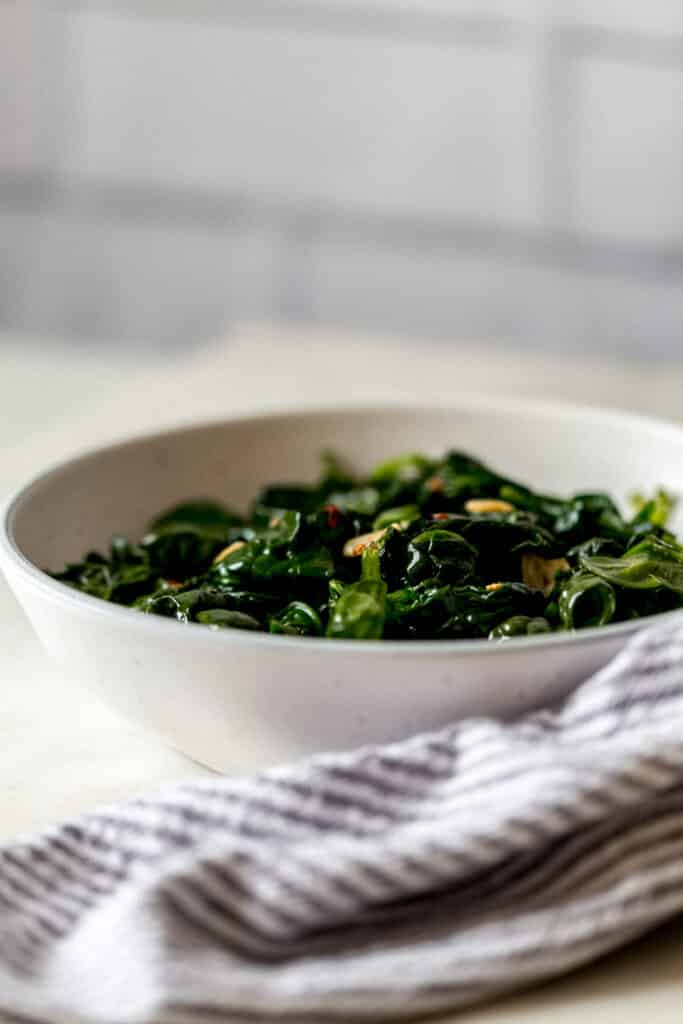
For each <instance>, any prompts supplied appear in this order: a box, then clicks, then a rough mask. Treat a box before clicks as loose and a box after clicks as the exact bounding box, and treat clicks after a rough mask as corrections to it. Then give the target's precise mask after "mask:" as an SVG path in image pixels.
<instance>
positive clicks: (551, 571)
mask: <svg viewBox="0 0 683 1024" xmlns="http://www.w3.org/2000/svg"><path fill="white" fill-rule="evenodd" d="M568 568H569V562H568V561H567V559H566V558H542V557H541V555H534V554H531V553H530V552H525V554H523V555H522V579H523V580H524V582H525V583H526V585H527V587H535V588H536V589H537V590H542V591H543V593H544V594H545V596H546V597H547V596H548V594H549V593H550V591H551V590H552V589H553V586H554V584H555V577H556V576H557V574H558V572H566V571H567V569H568Z"/></svg>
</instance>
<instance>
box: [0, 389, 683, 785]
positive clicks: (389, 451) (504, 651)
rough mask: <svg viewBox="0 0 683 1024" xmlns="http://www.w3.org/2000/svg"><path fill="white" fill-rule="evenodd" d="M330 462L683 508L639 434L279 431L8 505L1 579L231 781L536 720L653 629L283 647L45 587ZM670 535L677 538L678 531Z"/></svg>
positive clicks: (454, 425)
mask: <svg viewBox="0 0 683 1024" xmlns="http://www.w3.org/2000/svg"><path fill="white" fill-rule="evenodd" d="M324 448H334V449H336V450H337V451H339V452H340V453H342V454H343V455H344V456H346V457H348V458H349V459H350V460H351V461H352V463H353V464H354V465H355V468H357V469H358V470H361V471H364V470H368V469H369V468H370V467H372V466H373V465H374V464H375V463H376V462H378V461H379V460H381V459H384V458H386V457H388V456H390V455H394V454H396V453H400V452H402V451H404V450H424V451H426V452H427V453H429V454H432V455H438V454H442V453H443V452H444V451H445V450H446V449H448V448H460V449H464V450H466V451H468V452H472V453H474V454H475V455H477V456H479V457H481V458H483V459H485V460H486V461H488V462H490V463H491V464H492V465H493V466H494V467H496V468H499V469H500V470H501V471H503V472H505V473H506V474H507V475H510V476H516V477H519V478H521V479H522V480H524V481H527V482H529V483H530V484H531V485H532V486H534V487H538V488H539V489H545V490H549V491H557V492H560V493H569V492H572V491H577V490H584V491H585V490H608V491H610V492H612V493H614V494H615V495H616V496H617V497H618V498H619V499H621V500H625V499H626V496H627V495H628V494H629V493H630V492H631V491H632V490H634V488H636V487H637V488H639V489H641V488H642V489H645V490H647V489H648V488H654V487H655V486H656V485H657V484H659V483H662V484H664V485H666V486H667V487H669V488H671V489H673V490H674V491H679V492H681V493H683V429H681V428H680V427H677V426H674V425H671V424H667V423H662V422H657V421H653V420H646V419H642V418H640V417H636V416H631V415H624V414H619V413H611V412H610V413H607V412H603V411H599V410H591V409H583V408H576V407H570V406H562V405H555V404H552V405H549V404H542V403H538V404H534V403H531V402H527V401H524V402H507V401H501V400H500V399H499V398H495V399H484V398H472V399H469V400H467V401H461V400H458V402H457V404H454V405H453V406H452V407H449V408H433V407H414V408H410V407H408V408H407V407H393V408H392V407H388V408H386V407H385V408H372V409H368V408H357V407H356V408H353V407H352V408H347V409H334V410H327V411H299V412H289V413H284V414H277V415H263V416H253V417H249V418H235V419H226V420H224V421H221V422H215V423H209V424H203V425H199V426H191V427H184V428H182V429H177V430H171V431H168V432H165V433H160V434H155V435H153V436H145V437H139V438H135V439H133V440H131V441H127V442H125V443H121V444H116V445H112V446H109V447H106V448H102V449H99V450H97V451H93V452H91V453H88V454H85V455H83V456H81V457H79V458H75V459H72V460H70V461H68V462H64V463H62V464H61V465H58V466H55V467H54V468H52V469H49V470H48V471H47V472H45V473H42V474H41V475H40V476H38V477H36V478H35V479H33V480H32V481H30V482H29V483H27V484H26V485H25V486H24V487H23V488H22V489H21V490H20V491H19V492H18V493H17V494H16V495H15V496H14V497H13V498H11V499H10V501H9V502H8V503H7V505H6V507H5V509H4V511H3V516H2V527H1V529H0V565H1V566H2V568H3V569H4V571H5V573H6V575H7V579H8V580H9V583H10V586H11V587H12V589H13V590H14V592H15V594H16V595H17V597H18V599H19V601H20V602H21V604H22V605H23V607H24V609H25V611H26V613H27V615H28V617H29V619H30V620H31V622H32V623H33V625H34V627H35V630H36V632H37V634H38V636H39V637H40V639H41V640H42V642H43V643H44V645H45V647H46V648H47V650H48V651H49V652H50V653H51V654H52V655H53V656H54V657H55V658H57V659H59V661H60V662H62V663H63V664H64V665H65V666H66V667H67V668H68V670H69V672H70V673H71V674H74V675H78V676H79V677H83V678H85V679H87V680H88V682H89V684H90V685H91V686H92V687H94V688H95V689H96V690H98V691H99V692H100V693H101V694H102V695H103V696H104V697H105V698H106V700H107V701H109V702H110V703H111V704H113V705H115V706H116V707H117V708H119V709H120V710H121V711H123V712H124V714H126V715H127V716H128V717H129V718H131V719H134V720H135V721H137V722H140V723H142V724H144V725H145V726H147V727H149V728H151V729H153V730H155V731H156V732H157V733H159V734H160V735H161V736H162V737H163V738H164V739H165V740H166V741H167V742H168V743H169V744H170V745H172V746H173V747H175V748H177V749H179V750H182V751H184V752H185V753H187V754H189V755H190V756H191V757H193V758H195V759H197V760H198V761H201V762H203V763H205V764H208V765H211V766H212V767H214V768H218V769H221V770H230V771H233V770H238V771H247V770H252V769H254V768H260V767H263V766H265V765H268V764H272V763H274V762H279V761H283V760H285V759H288V758H292V757H295V756H299V755H303V754H311V753H314V752H317V751H328V750H334V749H341V748H349V747H354V746H358V745H361V744H369V743H377V742H387V741H391V740H397V739H399V738H401V737H405V736H408V735H410V734H411V733H414V732H417V731H418V730H423V729H432V728H434V727H438V726H441V725H445V724H446V723H448V722H452V721H454V720H456V719H458V718H461V717H463V716H469V715H483V714H487V715H489V714H490V715H495V716H510V715H513V714H516V713H518V712H520V711H523V710H525V709H528V708H531V707H534V706H538V705H547V704H549V703H552V702H554V701H557V700H558V699H559V698H561V697H562V696H563V695H565V694H567V693H568V692H569V691H570V690H571V689H572V687H574V686H575V685H576V684H577V683H578V682H579V681H580V680H582V679H584V678H585V677H586V676H587V675H588V674H589V673H591V672H593V671H595V670H596V669H598V668H600V667H601V666H602V665H604V664H605V663H606V662H607V661H608V660H609V659H610V658H611V657H612V656H613V655H614V654H615V653H616V652H617V651H618V650H619V649H620V648H621V647H622V646H623V644H624V642H625V641H626V640H627V638H628V636H629V635H630V634H632V633H633V632H634V631H635V630H637V629H640V628H642V626H643V625H647V624H652V622H653V621H654V620H653V619H649V620H641V621H636V622H629V623H623V624H617V625H613V626H607V627H603V628H601V629H587V630H584V631H581V632H578V633H561V634H553V635H550V636H547V637H544V636H541V637H531V638H522V639H515V640H510V641H507V642H504V643H490V642H488V641H415V642H410V641H403V642H397V641H391V642H389V641H375V642H368V641H366V642H362V641H358V642H354V641H331V640H323V639H312V638H296V637H279V636H270V635H268V634H260V633H247V632H241V631H238V630H235V631H233V630H223V631H214V630H210V629H207V628H206V627H204V626H199V625H194V624H193V625H188V626H182V625H180V624H179V623H177V622H175V621H173V620H169V619H164V618H160V617H156V616H152V615H142V614H140V613H139V612H136V611H133V610H130V609H127V608H121V607H118V606H116V605H111V604H107V603H106V602H104V601H100V600H97V599H95V598H91V597H87V596H85V595H82V594H80V593H78V592H76V591H74V590H72V589H70V588H68V587H66V586H64V585H62V584H60V583H57V582H55V581H54V580H52V579H51V578H50V576H48V575H47V574H46V572H45V571H44V570H45V569H53V570H54V569H57V568H61V567H62V566H63V564H64V563H65V562H66V561H68V560H72V559H77V558H79V557H80V556H81V555H82V554H83V552H84V551H85V550H87V549H89V548H92V547H101V546H104V545H106V544H107V542H108V540H109V538H110V536H111V534H112V533H123V534H126V535H128V536H133V537H135V536H139V535H141V534H142V533H143V532H144V526H145V523H146V522H147V520H148V519H150V518H151V517H152V516H153V515H154V514H155V513H157V512H158V511H159V509H162V508H164V507H166V506H169V505H171V504H173V503H174V502H176V501H178V500H180V499H182V498H186V497H192V496H212V497H215V498H219V499H223V500H225V501H226V502H227V503H229V504H231V505H235V506H237V507H240V506H242V507H244V506H246V504H247V502H248V500H249V499H250V497H251V496H253V494H254V492H255V491H256V490H257V488H258V487H259V486H260V485H262V484H264V483H266V482H271V481H273V480H276V479H279V480H288V479H293V480H307V479H311V480H312V479H314V478H315V476H316V474H317V472H318V466H319V453H320V451H321V449H324ZM674 529H677V530H678V531H683V521H682V520H681V517H680V516H679V519H678V522H677V523H674ZM681 614H683V613H682V612H671V613H668V615H667V616H659V617H658V618H659V619H662V618H664V617H666V618H669V617H671V616H674V615H681Z"/></svg>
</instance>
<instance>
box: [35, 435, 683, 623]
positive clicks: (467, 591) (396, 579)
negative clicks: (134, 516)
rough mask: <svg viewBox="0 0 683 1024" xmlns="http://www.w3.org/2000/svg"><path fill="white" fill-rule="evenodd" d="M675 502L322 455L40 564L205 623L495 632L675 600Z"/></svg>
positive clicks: (453, 467)
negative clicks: (136, 534)
mask: <svg viewBox="0 0 683 1024" xmlns="http://www.w3.org/2000/svg"><path fill="white" fill-rule="evenodd" d="M471 499H480V500H479V501H478V502H476V503H472V504H471V503H470V501H471ZM481 499H484V501H483V503H482V501H481ZM491 499H493V502H492V500H491ZM501 502H504V503H507V504H501ZM673 503H674V499H673V498H672V497H671V495H670V494H668V493H667V492H665V491H664V490H662V489H660V490H659V491H658V492H657V493H656V494H655V495H654V496H653V497H652V498H650V499H645V498H643V497H638V498H637V500H636V502H635V505H636V511H635V515H634V516H633V517H632V518H630V519H629V518H628V517H625V516H624V515H622V513H621V512H620V510H619V508H618V506H617V505H616V503H615V502H614V500H613V499H612V497H611V496H610V495H608V494H604V493H601V492H592V491H585V492H582V493H579V494H574V495H572V496H569V497H559V496H555V495H552V494H547V493H544V492H541V491H535V490H532V489H531V488H529V487H527V486H526V485H525V484H523V483H521V482H519V481H517V480H515V479H514V478H512V477H509V476H504V475H502V474H501V473H499V472H497V471H496V470H494V469H492V468H491V467H489V466H487V465H486V464H485V463H483V462H482V461H480V460H479V459H477V458H474V457H472V456H471V455H469V454H467V453H465V452H460V451H453V450H451V451H449V452H447V453H446V455H445V456H443V457H442V458H437V459H435V458H432V457H430V456H427V455H424V454H422V453H419V452H409V453H408V454H404V455H400V456H398V457H397V458H394V459H390V460H388V461H385V462H383V463H382V464H381V465H379V466H377V467H376V468H375V469H374V471H373V472H372V473H371V474H370V475H369V476H362V475H356V474H354V473H352V472H351V471H350V470H349V469H348V468H347V467H346V466H345V465H344V463H343V462H342V460H341V459H340V458H339V457H338V456H337V455H336V454H334V453H331V452H326V453H323V457H322V468H321V473H320V476H319V479H318V480H317V482H314V483H297V482H294V483H290V482H287V481H285V482H284V483H281V484H272V485H270V486H267V487H264V488H263V489H262V490H261V491H260V492H259V494H257V496H256V498H255V500H254V502H253V504H252V506H251V511H250V514H249V515H248V517H247V518H246V519H242V518H240V516H238V515H237V514H236V513H235V512H233V511H232V510H231V509H229V508H227V507H226V506H225V505H223V504H222V503H221V502H218V501H213V500H210V499H195V500H192V501H184V502H182V503H180V504H178V505H176V506H175V507H174V508H171V509H168V510H166V511H164V512H162V513H161V514H160V515H159V516H157V517H156V518H155V519H154V520H153V521H152V522H151V523H150V524H149V528H148V532H147V534H146V535H145V536H143V538H142V540H140V541H132V540H128V539H126V538H123V537H114V538H113V540H112V542H111V546H110V548H109V550H108V551H107V552H104V553H100V552H97V551H90V552H88V553H86V554H85V555H84V557H83V558H82V560H81V561H79V562H75V563H71V564H69V565H67V566H66V567H65V568H64V569H63V570H62V571H61V572H59V573H56V574H55V578H56V579H58V580H60V581H61V582H63V583H65V584H66V585H67V586H70V587H72V588H74V589H76V590H80V591H82V592H83V593H86V594H89V595H91V596H94V597H99V598H101V599H103V600H107V601H113V602H117V603H119V604H124V605H129V606H130V607H133V608H136V609H138V610H139V611H141V612H146V613H151V614H156V615H162V616H166V617H169V618H174V619H176V620H178V621H180V622H200V623H203V624H205V625H209V626H211V627H213V628H227V627H230V626H232V627H234V628H250V629H259V630H262V631H269V632H272V633H279V634H282V635H299V636H331V637H343V638H374V639H378V638H380V637H389V638H397V639H411V638H422V639H439V638H451V639H458V638H480V637H490V638H491V639H493V640H498V639H505V638H508V637H512V636H517V635H520V636H521V635H534V634H535V633H541V632H544V631H547V630H548V629H551V630H557V629H577V628H582V627H583V626H587V625H604V624H606V623H608V622H612V621H623V620H627V619H632V618H640V617H643V616H646V615H653V614H657V613H659V612H662V611H667V610H670V609H672V608H678V607H682V606H683V548H682V547H681V545H680V544H679V543H678V542H677V541H676V539H675V537H674V536H673V535H672V534H671V533H669V532H668V531H667V530H666V522H667V520H668V517H669V515H670V513H671V510H672V507H673ZM394 526H395V527H396V528H395V529H391V527H394ZM368 535H369V536H368ZM361 551H362V552H363V553H362V557H361V558H359V557H357V556H358V554H359V552H361ZM532 563H533V566H535V569H534V572H532V571H531V568H530V566H531V565H532ZM558 566H559V567H561V569H562V571H561V572H559V573H557V575H556V576H555V577H554V582H552V580H553V576H552V573H553V572H554V570H555V568H556V567H558ZM536 570H537V571H536ZM546 578H547V584H546V583H545V582H544V584H543V586H541V585H540V583H538V581H539V580H543V581H545V580H546ZM525 581H526V582H525ZM531 583H537V584H538V585H537V586H536V587H532V586H530V585H528V584H531ZM548 591H550V592H548Z"/></svg>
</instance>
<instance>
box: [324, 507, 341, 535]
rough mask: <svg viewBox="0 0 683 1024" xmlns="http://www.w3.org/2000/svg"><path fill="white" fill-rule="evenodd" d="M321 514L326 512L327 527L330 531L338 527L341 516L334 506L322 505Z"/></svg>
mask: <svg viewBox="0 0 683 1024" xmlns="http://www.w3.org/2000/svg"><path fill="white" fill-rule="evenodd" d="M323 512H327V525H328V526H329V528H330V529H331V530H334V529H335V528H336V527H337V526H339V524H340V522H341V518H342V514H341V511H340V509H338V508H337V506H336V505H323Z"/></svg>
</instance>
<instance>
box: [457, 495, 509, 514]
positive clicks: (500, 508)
mask: <svg viewBox="0 0 683 1024" xmlns="http://www.w3.org/2000/svg"><path fill="white" fill-rule="evenodd" d="M514 511H515V506H514V505H511V504H510V502H509V501H502V500H501V499H500V498H470V500H469V501H466V502H465V512H469V513H470V515H475V514H476V513H483V514H486V513H487V512H514Z"/></svg>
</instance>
